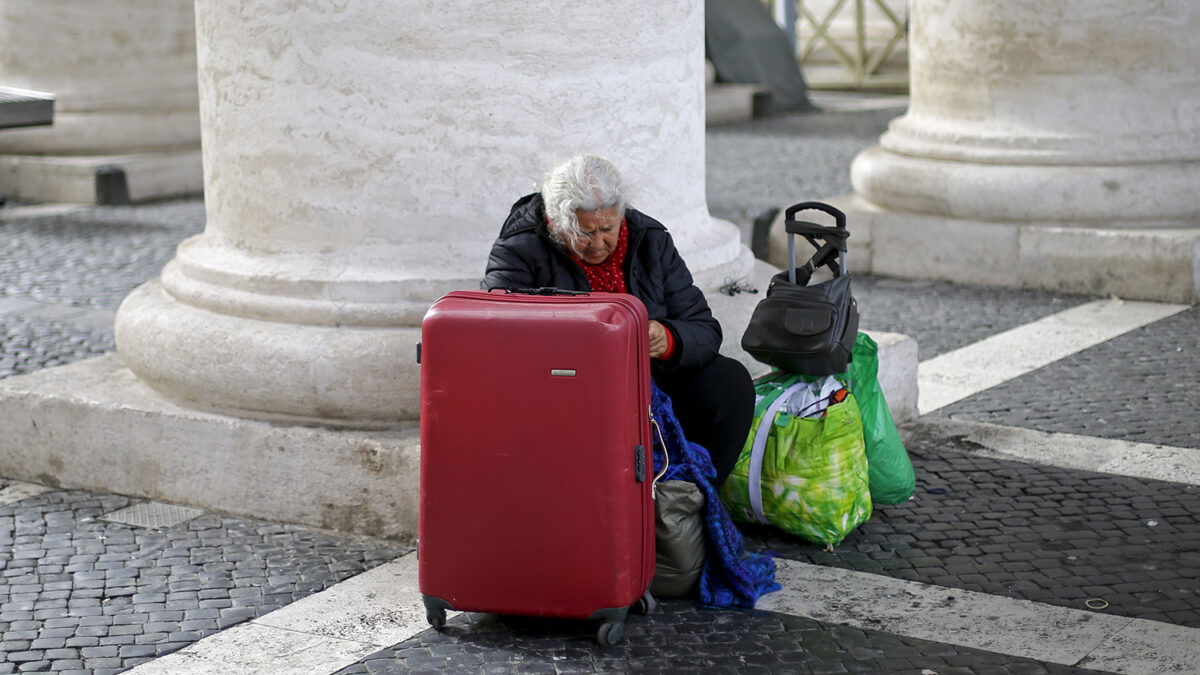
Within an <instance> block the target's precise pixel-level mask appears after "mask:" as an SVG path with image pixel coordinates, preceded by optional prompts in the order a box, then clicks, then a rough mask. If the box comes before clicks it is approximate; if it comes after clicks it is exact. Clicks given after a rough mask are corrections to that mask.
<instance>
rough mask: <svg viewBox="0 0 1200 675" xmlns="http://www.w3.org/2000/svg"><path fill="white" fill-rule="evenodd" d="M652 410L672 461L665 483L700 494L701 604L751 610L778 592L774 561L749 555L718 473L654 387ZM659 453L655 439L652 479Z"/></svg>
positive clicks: (657, 468)
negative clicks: (688, 485)
mask: <svg viewBox="0 0 1200 675" xmlns="http://www.w3.org/2000/svg"><path fill="white" fill-rule="evenodd" d="M650 389H651V391H650V407H651V411H652V412H653V413H654V418H655V419H656V420H658V425H659V428H660V429H661V430H662V436H663V443H665V444H666V446H667V454H668V457H669V459H670V462H669V466H668V468H667V473H666V475H664V476H663V478H664V479H671V480H686V481H689V482H692V483H695V484H696V485H698V486H699V487H700V491H701V492H703V493H704V525H705V533H706V534H707V554H706V556H705V560H704V570H703V571H701V573H700V603H701V604H702V605H706V606H709V607H743V608H753V607H754V604H755V603H756V602H757V601H758V599H759V597H761V596H763V595H765V594H767V593H770V592H771V591H777V590H779V588H780V586H779V584H777V583H775V560H774V559H772V558H771V556H770V555H767V554H761V553H747V552H746V547H745V543H744V542H743V540H742V533H741V532H739V531H738V529H737V526H736V525H734V524H733V520H732V519H730V517H729V513H728V512H726V510H725V506H724V505H723V504H722V503H721V498H720V497H719V496H718V495H717V490H716V489H715V488H713V486H712V480H713V479H714V478H716V476H717V471H716V469H714V468H713V465H712V459H710V458H709V455H708V451H707V450H705V449H704V448H703V446H700V445H698V444H696V443H691V442H689V441H688V440H687V439H686V438H685V437H684V435H683V427H682V426H680V424H679V419H678V418H676V417H675V410H674V408H673V407H672V406H671V398H670V397H669V396H667V395H666V394H665V393H663V391H662V390H661V389H659V388H658V385H656V384H653V383H652V384H651V386H650ZM662 466H663V457H662V449H661V448H660V447H659V443H658V438H657V437H656V438H655V439H654V469H655V473H657V472H658V471H661V470H662Z"/></svg>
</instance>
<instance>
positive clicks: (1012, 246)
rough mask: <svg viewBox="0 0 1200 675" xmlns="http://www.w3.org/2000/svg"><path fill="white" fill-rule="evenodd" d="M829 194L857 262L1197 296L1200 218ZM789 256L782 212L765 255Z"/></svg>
mask: <svg viewBox="0 0 1200 675" xmlns="http://www.w3.org/2000/svg"><path fill="white" fill-rule="evenodd" d="M828 201H829V203H831V204H833V205H834V206H836V207H838V208H839V209H841V210H842V211H844V212H845V213H846V222H847V227H848V228H849V230H850V239H849V241H848V246H849V249H850V250H849V253H848V258H847V265H848V266H849V268H850V271H851V272H858V273H870V274H880V275H884V276H893V277H900V278H908V279H938V280H945V281H952V282H955V283H964V284H981V285H986V286H1001V287H1009V288H1032V289H1038V290H1043V291H1050V292H1055V293H1074V294H1082V295H1116V296H1118V297H1121V298H1126V299H1129V300H1150V301H1157V302H1172V303H1194V302H1196V301H1197V299H1198V298H1200V223H1194V224H1192V225H1190V226H1188V225H1186V224H1185V225H1180V226H1178V227H1137V228H1125V227H1122V223H1121V222H1120V221H1114V222H1112V223H1111V224H1090V223H1081V224H1072V223H1054V222H1023V223H1022V222H1006V221H987V220H973V219H965V218H953V217H949V216H937V215H929V214H919V213H901V212H896V211H890V210H887V209H883V208H880V207H878V206H876V205H874V204H872V203H870V202H868V201H866V200H865V199H863V198H862V197H859V196H857V195H844V196H840V197H836V198H834V199H830V200H828ZM806 245H807V244H806ZM797 248H798V250H804V248H803V247H802V246H798V247H797ZM786 258H787V234H786V233H785V232H784V229H783V215H782V212H781V213H780V215H779V216H778V217H777V218H776V222H774V223H773V224H772V225H771V233H770V245H769V253H768V260H770V261H771V262H772V263H773V264H775V265H779V266H783V265H785V264H786V262H785V261H786Z"/></svg>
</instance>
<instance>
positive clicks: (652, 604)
mask: <svg viewBox="0 0 1200 675" xmlns="http://www.w3.org/2000/svg"><path fill="white" fill-rule="evenodd" d="M632 609H633V613H634V614H641V615H643V616H650V615H651V614H653V613H654V612H655V610H657V609H658V601H657V600H655V599H654V596H653V595H650V591H646V592H645V593H643V594H642V597H640V598H638V601H637V602H635V603H633V608H632Z"/></svg>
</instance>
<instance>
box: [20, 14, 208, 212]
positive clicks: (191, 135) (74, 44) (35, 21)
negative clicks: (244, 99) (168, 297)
mask: <svg viewBox="0 0 1200 675" xmlns="http://www.w3.org/2000/svg"><path fill="white" fill-rule="evenodd" d="M0 84H3V85H5V86H11V87H19V88H23V89H32V90H36V91H44V92H50V93H53V94H54V95H55V111H54V124H53V126H49V127H31V128H28V129H14V130H6V131H5V132H4V133H0V193H7V194H8V195H9V196H13V197H17V198H21V199H28V200H33V201H74V202H92V201H95V200H96V199H97V195H96V189H97V187H96V181H97V179H96V173H97V171H98V170H99V169H101V168H103V169H105V171H107V172H108V173H105V174H102V175H101V181H102V182H103V181H104V180H106V178H105V177H106V176H113V175H115V174H114V173H113V172H114V171H116V170H120V171H122V172H124V174H126V175H125V177H124V181H123V182H122V183H121V184H119V185H114V186H112V187H113V189H114V190H116V191H120V190H124V191H125V193H127V194H126V196H128V197H130V198H132V199H134V200H137V199H146V198H151V197H161V196H167V195H174V194H183V193H189V192H191V193H194V192H198V191H199V190H200V189H201V187H202V184H201V168H200V150H199V143H200V124H199V116H198V111H197V92H196V50H195V22H194V14H193V10H192V5H191V3H190V2H180V1H178V0H96V1H94V2H76V1H75V0H38V1H37V2H30V1H28V0H0ZM117 178H118V179H119V176H118V177H117ZM102 197H103V196H102ZM113 199H114V200H116V201H122V200H123V199H122V197H121V196H120V195H115V196H114V197H113ZM100 201H104V199H101V200H100Z"/></svg>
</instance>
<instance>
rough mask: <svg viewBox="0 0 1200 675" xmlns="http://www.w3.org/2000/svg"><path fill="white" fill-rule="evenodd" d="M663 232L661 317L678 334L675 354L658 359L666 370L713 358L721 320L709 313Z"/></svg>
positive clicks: (701, 293) (668, 235)
mask: <svg viewBox="0 0 1200 675" xmlns="http://www.w3.org/2000/svg"><path fill="white" fill-rule="evenodd" d="M664 236H665V238H666V239H665V243H664V245H663V246H662V249H661V251H660V259H659V261H658V264H660V265H661V266H662V269H663V271H664V276H663V279H664V289H663V290H664V293H663V299H664V300H665V302H666V305H667V316H666V318H664V319H660V321H661V322H662V323H663V324H665V325H666V326H667V327H668V328H670V329H671V330H672V331H673V332H674V333H675V337H677V338H678V341H677V343H676V351H677V352H678V354H677V355H676V358H673V359H671V361H669V362H665V363H664V362H660V363H659V367H661V368H663V369H664V370H666V371H670V370H673V369H675V368H694V367H696V366H701V365H704V364H706V363H708V362H709V361H711V360H713V359H714V358H716V356H717V354H718V353H719V352H720V349H721V338H722V333H721V324H720V323H719V322H718V321H717V319H716V318H715V317H714V316H713V315H712V310H711V309H709V307H708V301H707V300H706V299H705V298H704V293H703V291H701V290H700V289H699V288H698V287H697V286H696V284H695V283H694V281H693V280H692V273H691V271H689V270H688V268H687V264H686V263H684V261H683V258H682V257H681V256H680V255H679V251H678V250H676V248H675V242H674V241H673V240H672V239H671V235H670V234H669V233H664Z"/></svg>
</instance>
